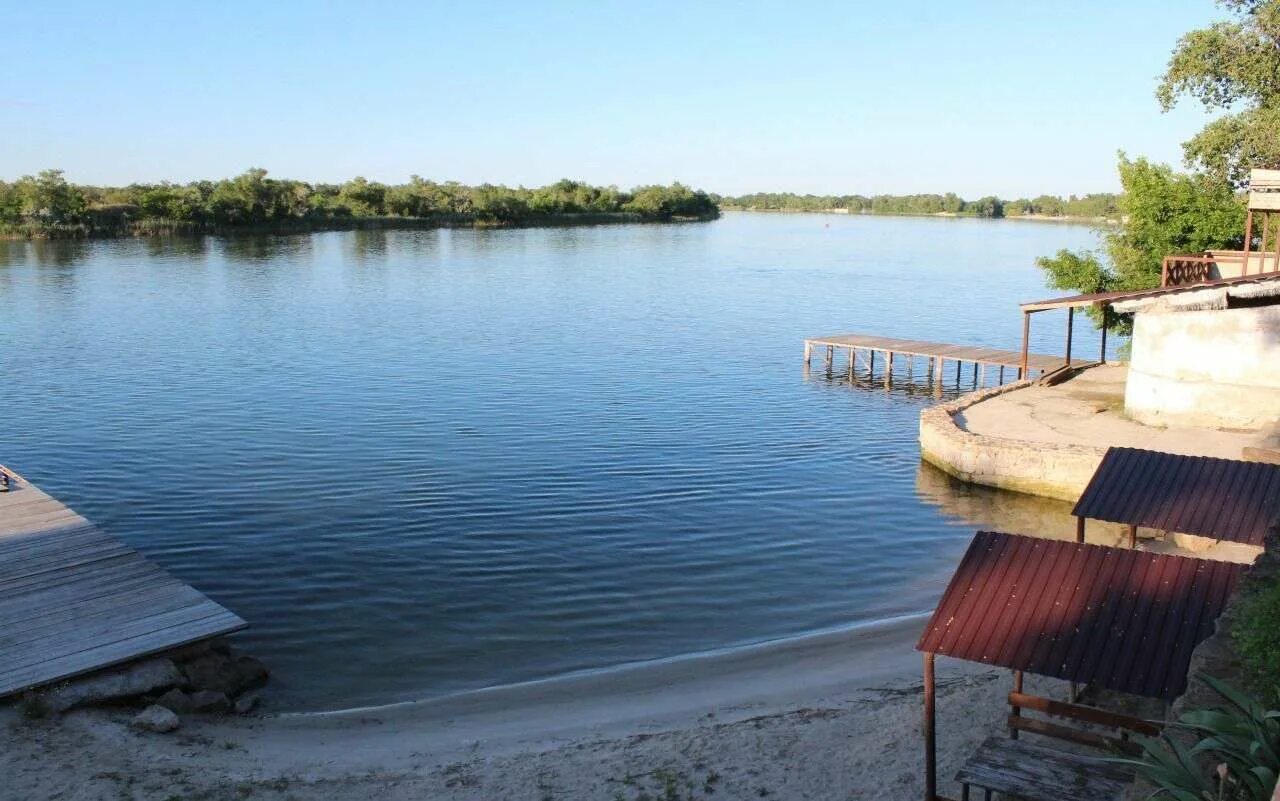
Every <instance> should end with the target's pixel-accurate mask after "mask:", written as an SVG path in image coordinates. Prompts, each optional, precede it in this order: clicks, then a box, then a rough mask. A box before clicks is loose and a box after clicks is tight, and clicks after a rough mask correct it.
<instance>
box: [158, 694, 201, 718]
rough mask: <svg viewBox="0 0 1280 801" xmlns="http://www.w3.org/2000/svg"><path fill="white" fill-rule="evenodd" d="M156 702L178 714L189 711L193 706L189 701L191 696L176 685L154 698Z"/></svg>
mask: <svg viewBox="0 0 1280 801" xmlns="http://www.w3.org/2000/svg"><path fill="white" fill-rule="evenodd" d="M155 702H156V704H157V705H159V706H162V707H164V708H165V709H168V710H170V711H172V712H176V713H177V714H179V715H184V714H186V713H187V712H191V711H192V710H193V709H195V707H194V706H193V705H192V703H191V696H189V695H187V694H186V693H184V692H183V691H182V690H179V689H178V688H177V687H174V688H173V689H171V690H169V691H168V692H166V693H165V694H164V695H162V696H160V697H159V698H157V699H156V701H155Z"/></svg>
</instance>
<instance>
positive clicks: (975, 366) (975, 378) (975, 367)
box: [973, 362, 978, 389]
mask: <svg viewBox="0 0 1280 801" xmlns="http://www.w3.org/2000/svg"><path fill="white" fill-rule="evenodd" d="M973 388H974V389H977V388H978V363H977V362H974V363H973Z"/></svg>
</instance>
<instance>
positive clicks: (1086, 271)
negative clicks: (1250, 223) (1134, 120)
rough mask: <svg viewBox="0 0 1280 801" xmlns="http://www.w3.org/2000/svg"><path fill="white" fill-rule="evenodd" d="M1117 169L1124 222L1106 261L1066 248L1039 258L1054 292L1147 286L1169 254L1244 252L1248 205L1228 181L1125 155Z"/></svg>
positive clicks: (1108, 243)
mask: <svg viewBox="0 0 1280 801" xmlns="http://www.w3.org/2000/svg"><path fill="white" fill-rule="evenodd" d="M1119 170H1120V183H1121V185H1122V186H1123V187H1124V193H1123V194H1122V195H1121V196H1120V199H1119V211H1120V213H1121V214H1122V215H1123V216H1124V224H1123V225H1122V226H1119V227H1116V228H1112V229H1109V230H1108V231H1106V232H1105V233H1104V235H1103V250H1104V251H1105V255H1106V259H1105V260H1103V259H1102V258H1099V254H1096V253H1088V252H1080V253H1074V252H1071V251H1068V250H1061V251H1058V253H1057V254H1056V255H1054V256H1048V257H1042V258H1040V259H1037V260H1036V263H1037V264H1038V265H1039V266H1040V268H1041V269H1042V270H1044V271H1045V274H1046V277H1047V278H1048V282H1049V285H1050V286H1052V287H1053V288H1054V289H1063V290H1074V291H1077V292H1107V291H1110V290H1116V289H1149V288H1151V287H1155V286H1159V285H1160V271H1161V265H1162V263H1163V261H1164V257H1165V256H1166V255H1169V254H1172V253H1202V252H1204V251H1206V250H1216V249H1231V248H1239V247H1241V245H1242V243H1243V241H1244V206H1243V205H1242V204H1241V202H1240V200H1239V198H1237V197H1236V195H1235V193H1234V192H1233V191H1232V189H1231V187H1230V186H1229V185H1227V184H1226V183H1223V182H1221V181H1217V180H1215V179H1213V178H1212V177H1209V176H1206V175H1187V174H1183V173H1177V172H1174V171H1173V169H1172V168H1171V167H1168V166H1166V165H1162V164H1152V163H1151V162H1149V161H1147V160H1146V159H1143V158H1139V159H1134V160H1130V159H1128V158H1126V157H1125V156H1124V155H1123V154H1122V155H1121V156H1120V166H1119Z"/></svg>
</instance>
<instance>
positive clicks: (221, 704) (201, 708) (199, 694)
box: [191, 690, 231, 715]
mask: <svg viewBox="0 0 1280 801" xmlns="http://www.w3.org/2000/svg"><path fill="white" fill-rule="evenodd" d="M230 708H231V699H229V698H227V694H226V693H222V692H218V691H217V690H197V691H196V692H194V693H192V694H191V709H192V710H194V711H196V712H207V713H210V714H214V715H221V714H222V713H223V712H226V711H227V710H228V709H230Z"/></svg>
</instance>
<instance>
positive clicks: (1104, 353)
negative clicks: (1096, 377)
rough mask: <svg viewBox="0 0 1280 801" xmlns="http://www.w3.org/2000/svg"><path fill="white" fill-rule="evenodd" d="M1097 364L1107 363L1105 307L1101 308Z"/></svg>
mask: <svg viewBox="0 0 1280 801" xmlns="http://www.w3.org/2000/svg"><path fill="white" fill-rule="evenodd" d="M1098 363H1099V364H1106V363H1107V307H1106V306H1103V307H1102V351H1101V352H1100V353H1099V354H1098Z"/></svg>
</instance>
